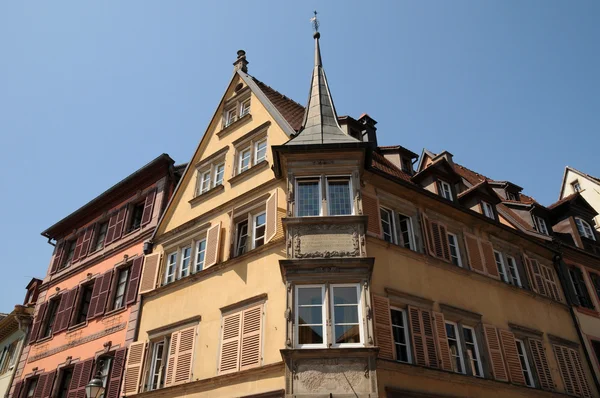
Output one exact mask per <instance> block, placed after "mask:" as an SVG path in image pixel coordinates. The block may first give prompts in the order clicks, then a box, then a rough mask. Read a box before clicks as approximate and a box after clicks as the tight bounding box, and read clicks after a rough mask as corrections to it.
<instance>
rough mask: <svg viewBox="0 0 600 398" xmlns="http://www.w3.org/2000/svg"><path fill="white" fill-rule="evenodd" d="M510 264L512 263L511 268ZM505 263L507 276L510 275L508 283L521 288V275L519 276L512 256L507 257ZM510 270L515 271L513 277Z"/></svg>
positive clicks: (515, 261)
mask: <svg viewBox="0 0 600 398" xmlns="http://www.w3.org/2000/svg"><path fill="white" fill-rule="evenodd" d="M511 262H512V264H513V266H511ZM506 263H507V264H508V275H510V283H511V284H512V285H515V286H518V287H522V286H523V285H522V284H521V275H519V268H518V267H517V260H516V259H515V258H514V257H513V256H509V255H507V256H506ZM512 269H514V270H515V273H514V275H513V272H512ZM515 279H516V282H517V283H515Z"/></svg>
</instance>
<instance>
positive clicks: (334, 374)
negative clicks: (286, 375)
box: [293, 358, 370, 394]
mask: <svg viewBox="0 0 600 398" xmlns="http://www.w3.org/2000/svg"><path fill="white" fill-rule="evenodd" d="M293 374H294V379H295V380H296V382H295V384H296V388H295V389H294V390H295V392H297V393H298V394H327V393H334V394H335V393H338V394H340V393H343V394H353V393H366V392H369V390H370V383H369V381H368V378H369V365H368V363H365V361H364V360H360V359H342V358H340V359H337V358H336V359H314V360H306V361H302V362H300V363H297V362H296V363H294V372H293Z"/></svg>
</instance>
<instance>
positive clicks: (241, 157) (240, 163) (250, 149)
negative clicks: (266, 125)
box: [237, 146, 252, 174]
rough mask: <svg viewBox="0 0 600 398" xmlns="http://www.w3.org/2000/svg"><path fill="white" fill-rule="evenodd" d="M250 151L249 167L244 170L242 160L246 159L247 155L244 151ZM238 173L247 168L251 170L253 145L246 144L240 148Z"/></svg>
mask: <svg viewBox="0 0 600 398" xmlns="http://www.w3.org/2000/svg"><path fill="white" fill-rule="evenodd" d="M246 152H248V167H247V168H245V169H243V170H242V163H243V162H242V160H243V159H245V158H246V157H245V156H243V155H244V153H246ZM237 161H238V167H237V169H238V174H242V173H243V172H244V171H246V170H250V168H251V167H252V147H251V146H244V147H242V148H240V149H239V150H238V159H237Z"/></svg>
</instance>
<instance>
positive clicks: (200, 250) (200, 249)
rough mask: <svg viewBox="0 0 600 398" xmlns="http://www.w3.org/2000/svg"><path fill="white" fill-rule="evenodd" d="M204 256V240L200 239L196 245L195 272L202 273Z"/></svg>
mask: <svg viewBox="0 0 600 398" xmlns="http://www.w3.org/2000/svg"><path fill="white" fill-rule="evenodd" d="M205 255H206V239H202V240H200V241H198V242H197V243H196V264H195V266H194V270H195V272H198V271H202V270H203V269H204V257H205Z"/></svg>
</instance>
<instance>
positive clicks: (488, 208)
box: [481, 201, 496, 220]
mask: <svg viewBox="0 0 600 398" xmlns="http://www.w3.org/2000/svg"><path fill="white" fill-rule="evenodd" d="M481 207H482V209H483V214H484V215H485V216H486V217H487V218H491V219H492V220H495V219H496V216H495V215H494V208H493V207H492V205H491V204H489V203H488V202H484V201H481Z"/></svg>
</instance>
